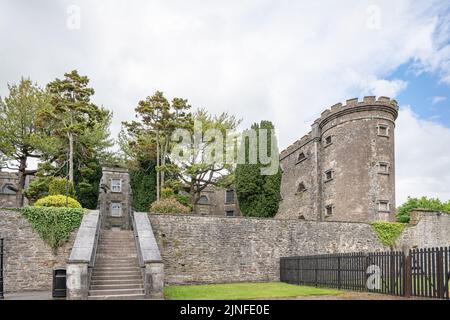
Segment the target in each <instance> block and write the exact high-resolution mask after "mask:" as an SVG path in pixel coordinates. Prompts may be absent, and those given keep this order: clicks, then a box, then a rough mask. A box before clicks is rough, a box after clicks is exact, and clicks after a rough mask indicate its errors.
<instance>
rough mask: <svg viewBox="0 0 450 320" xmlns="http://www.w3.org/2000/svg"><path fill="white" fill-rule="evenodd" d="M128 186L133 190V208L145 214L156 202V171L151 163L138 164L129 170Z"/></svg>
mask: <svg viewBox="0 0 450 320" xmlns="http://www.w3.org/2000/svg"><path fill="white" fill-rule="evenodd" d="M129 172H130V184H131V189H132V190H133V208H134V210H136V211H141V212H145V211H147V210H148V208H149V206H150V204H151V203H152V202H153V201H155V200H156V171H155V163H154V162H153V161H146V162H142V163H140V165H139V167H138V168H134V169H130V171H129Z"/></svg>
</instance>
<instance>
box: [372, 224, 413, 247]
mask: <svg viewBox="0 0 450 320" xmlns="http://www.w3.org/2000/svg"><path fill="white" fill-rule="evenodd" d="M405 227H406V224H404V223H399V222H384V221H376V222H372V228H373V229H374V230H375V233H376V234H377V235H378V238H379V239H380V241H381V243H382V244H384V245H385V246H388V247H390V248H392V247H393V246H394V245H395V241H397V239H398V237H400V235H401V234H402V232H403V230H404V229H405Z"/></svg>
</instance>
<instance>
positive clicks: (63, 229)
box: [19, 207, 85, 251]
mask: <svg viewBox="0 0 450 320" xmlns="http://www.w3.org/2000/svg"><path fill="white" fill-rule="evenodd" d="M19 210H20V212H21V213H22V215H23V216H24V217H25V218H26V219H27V220H28V221H29V222H30V223H31V225H32V227H33V229H34V230H35V231H36V232H37V233H38V234H39V236H40V237H41V238H42V240H44V241H45V242H46V243H47V244H48V245H49V246H50V247H51V248H52V249H53V250H54V251H56V249H57V248H59V247H60V246H61V245H63V244H64V243H65V242H66V241H67V240H68V239H69V237H70V234H71V233H72V232H73V231H74V230H75V229H77V228H78V227H79V226H80V224H81V220H82V219H83V215H84V213H85V210H84V209H79V208H56V207H25V208H22V209H19Z"/></svg>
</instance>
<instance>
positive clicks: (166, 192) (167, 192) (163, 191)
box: [161, 188, 175, 199]
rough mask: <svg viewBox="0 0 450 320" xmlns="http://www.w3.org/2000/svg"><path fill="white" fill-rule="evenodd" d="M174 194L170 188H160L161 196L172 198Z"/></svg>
mask: <svg viewBox="0 0 450 320" xmlns="http://www.w3.org/2000/svg"><path fill="white" fill-rule="evenodd" d="M174 196H175V192H174V191H173V189H172V188H162V189H161V198H163V199H167V198H173V197H174Z"/></svg>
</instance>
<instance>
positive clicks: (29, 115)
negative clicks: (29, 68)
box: [0, 78, 49, 205]
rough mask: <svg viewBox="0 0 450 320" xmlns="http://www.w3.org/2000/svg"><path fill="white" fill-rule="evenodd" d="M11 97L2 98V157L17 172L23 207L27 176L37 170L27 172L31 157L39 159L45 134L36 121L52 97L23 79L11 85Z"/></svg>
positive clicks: (20, 201) (0, 121)
mask: <svg viewBox="0 0 450 320" xmlns="http://www.w3.org/2000/svg"><path fill="white" fill-rule="evenodd" d="M8 89H9V95H8V96H7V97H5V98H4V99H2V98H0V137H1V139H0V154H2V158H3V164H1V163H0V165H2V166H3V167H7V168H10V169H14V170H17V171H18V178H19V183H18V190H17V194H18V197H19V203H20V205H23V189H24V186H25V181H26V176H27V175H31V174H34V173H35V172H36V171H35V170H27V161H28V159H29V158H39V157H40V153H39V151H38V147H37V146H38V145H39V142H40V140H41V138H42V137H41V133H42V131H41V130H39V129H38V127H37V125H36V119H37V116H38V114H39V112H41V110H44V109H45V108H46V107H47V106H48V103H49V97H48V95H47V94H46V93H45V91H43V90H42V89H41V88H39V87H38V86H37V85H36V84H33V83H32V81H31V80H30V79H24V78H22V79H21V81H20V83H19V84H18V85H16V84H13V85H8Z"/></svg>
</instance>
